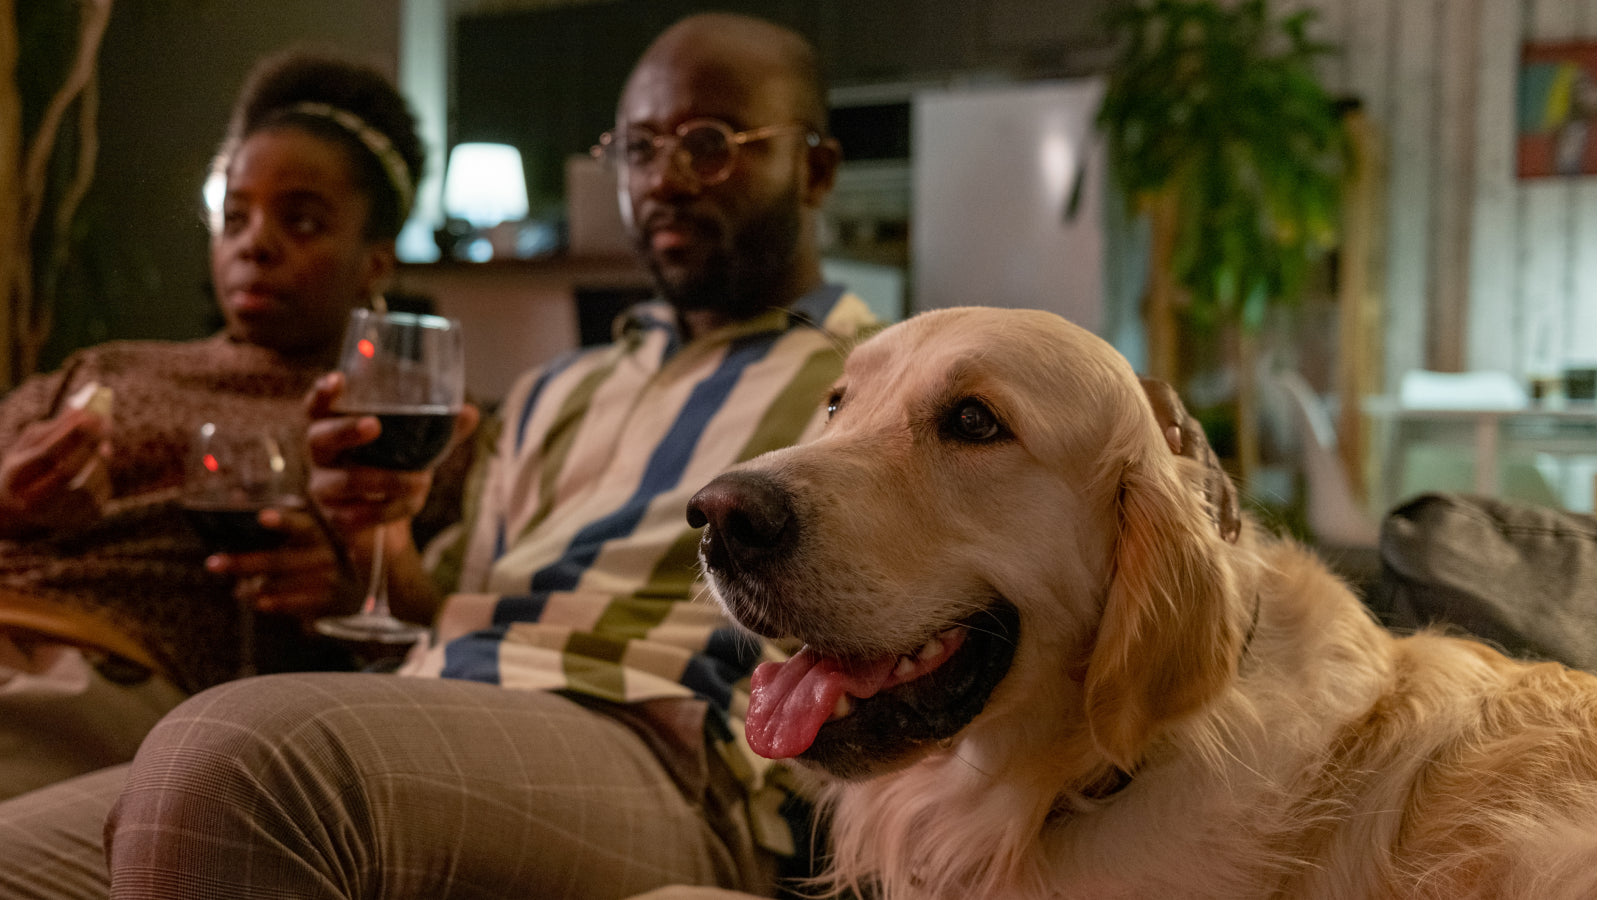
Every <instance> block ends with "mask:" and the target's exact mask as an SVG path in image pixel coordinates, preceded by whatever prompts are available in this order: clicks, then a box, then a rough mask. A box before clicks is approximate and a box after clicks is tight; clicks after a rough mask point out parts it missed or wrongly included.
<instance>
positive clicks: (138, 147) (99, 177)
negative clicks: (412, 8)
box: [43, 0, 399, 368]
mask: <svg viewBox="0 0 1600 900" xmlns="http://www.w3.org/2000/svg"><path fill="white" fill-rule="evenodd" d="M307 42H310V43H315V44H317V45H321V46H329V47H336V48H339V49H340V50H341V51H343V52H347V53H350V54H352V55H354V56H357V57H359V58H362V59H364V60H366V61H368V62H370V63H372V64H374V65H376V66H378V67H379V68H381V69H383V70H385V71H387V72H389V73H390V74H391V75H393V74H394V73H395V71H396V49H397V47H398V46H399V13H398V4H397V3H395V2H394V0H338V2H328V0H163V2H152V0H130V2H123V3H117V4H115V5H114V7H113V11H112V18H111V24H110V27H109V28H108V30H107V32H106V37H105V42H104V44H103V47H102V50H101V56H100V63H101V68H100V128H99V135H100V155H99V163H98V167H97V172H96V176H95V184H94V187H93V188H92V189H91V191H90V194H89V196H88V197H87V198H86V200H85V206H84V210H83V212H84V217H83V219H82V220H81V222H80V227H83V228H87V229H88V233H87V240H86V242H85V244H84V249H83V252H82V253H81V254H80V255H79V256H78V257H77V258H76V260H75V265H74V266H73V271H72V272H71V273H70V282H71V292H70V294H69V296H68V297H66V298H65V299H64V300H63V302H62V304H61V306H60V308H59V309H58V312H57V314H56V325H55V328H54V330H53V333H52V338H51V341H50V343H49V345H48V347H47V348H46V358H45V359H44V360H43V365H44V366H45V367H47V368H51V367H54V366H55V365H56V364H57V362H58V361H59V360H60V358H61V357H62V356H63V355H64V354H65V353H66V352H67V351H68V350H70V349H71V348H73V347H76V346H82V345H86V344H92V343H97V342H99V341H103V340H107V339H113V338H176V339H182V338H191V337H199V336H202V335H204V334H207V333H209V332H210V331H211V330H212V329H213V328H214V327H215V325H216V324H217V321H218V320H217V318H216V313H215V306H214V302H213V300H212V297H211V294H210V291H209V288H208V286H207V277H208V275H207V273H208V265H207V260H206V232H205V228H204V226H203V224H202V222H201V218H200V209H201V206H200V185H201V182H202V180H203V179H204V177H205V173H206V169H207V166H208V165H209V163H210V159H211V155H212V153H213V152H214V151H215V150H216V147H217V143H218V141H219V140H220V139H221V137H222V131H223V128H224V126H225V125H226V122H227V116H228V112H229V109H230V108H231V106H232V103H233V98H234V94H235V93H236V92H237V91H238V88H239V86H240V84H241V83H242V82H243V80H244V76H245V73H246V72H247V71H248V70H249V68H250V66H251V64H252V63H254V61H255V60H256V59H257V58H258V57H260V56H261V55H264V54H266V53H269V52H271V51H274V50H277V49H279V48H282V47H285V46H288V45H291V44H300V43H307Z"/></svg>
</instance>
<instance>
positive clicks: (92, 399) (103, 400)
mask: <svg viewBox="0 0 1600 900" xmlns="http://www.w3.org/2000/svg"><path fill="white" fill-rule="evenodd" d="M111 397H112V393H111V388H108V387H106V386H104V385H102V384H101V383H100V382H98V381H91V382H89V383H88V384H86V385H84V386H83V387H81V388H78V389H77V390H76V391H74V392H73V394H72V396H71V397H68V398H67V409H87V410H89V411H90V412H93V413H99V414H100V415H102V416H105V417H106V418H110V417H111Z"/></svg>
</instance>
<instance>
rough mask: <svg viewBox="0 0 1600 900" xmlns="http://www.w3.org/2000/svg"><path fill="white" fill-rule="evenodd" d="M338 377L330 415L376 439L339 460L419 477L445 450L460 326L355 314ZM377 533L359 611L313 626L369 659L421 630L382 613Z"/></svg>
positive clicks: (459, 386) (454, 407)
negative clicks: (373, 420) (374, 424)
mask: <svg viewBox="0 0 1600 900" xmlns="http://www.w3.org/2000/svg"><path fill="white" fill-rule="evenodd" d="M339 370H340V371H341V372H343V373H344V379H345V384H344V392H343V394H341V395H340V398H339V401H338V411H339V412H341V413H343V414H345V415H372V416H376V417H377V418H378V421H379V423H380V424H381V426H382V428H381V433H380V434H379V435H378V437H377V438H375V439H373V440H372V441H370V442H369V443H367V444H364V445H362V446H360V447H354V448H351V449H350V450H347V451H345V452H344V453H343V454H342V455H341V459H340V462H341V464H343V465H348V466H372V467H376V468H386V469H397V470H404V471H420V470H422V469H427V468H429V467H431V466H432V465H434V464H435V463H437V462H438V460H439V457H440V456H441V455H442V454H443V453H444V451H445V449H446V448H447V447H448V446H449V444H450V435H451V433H452V432H453V431H454V428H455V419H456V415H457V414H458V413H459V412H460V411H461V404H462V402H463V401H464V397H465V380H466V374H465V365H464V359H463V352H462V340H461V326H460V323H458V322H456V321H455V320H454V319H446V318H443V317H440V316H427V315H416V314H413V313H391V312H386V311H378V310H366V309H358V310H353V311H352V312H351V313H350V321H349V324H348V325H347V326H346V328H345V337H344V349H343V351H342V352H341V354H340V359H339ZM383 552H384V551H383V538H382V535H381V533H380V534H379V535H378V537H377V539H376V540H375V541H374V542H373V548H372V574H371V578H370V579H369V581H368V586H367V597H366V600H365V601H364V602H363V603H362V606H361V611H360V612H358V613H355V614H354V615H349V616H336V617H327V618H322V619H318V620H317V622H316V628H317V630H318V631H320V632H321V633H323V634H325V635H328V636H330V637H334V638H338V639H340V640H342V641H344V642H345V643H346V644H347V646H350V647H352V648H353V649H356V650H357V652H358V653H363V654H364V655H367V656H369V657H370V656H372V655H373V653H372V650H373V648H374V647H384V646H391V647H396V648H401V649H402V650H403V648H404V647H405V646H408V645H412V644H415V643H416V642H417V641H418V640H419V639H420V638H421V637H422V636H423V635H424V634H426V632H427V629H425V628H423V627H421V626H418V625H412V624H410V623H407V622H402V621H401V620H400V619H397V618H395V616H394V615H393V614H391V613H390V612H389V593H388V588H387V585H386V584H385V579H384V576H385V569H384V561H383Z"/></svg>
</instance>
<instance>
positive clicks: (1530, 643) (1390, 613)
mask: <svg viewBox="0 0 1600 900" xmlns="http://www.w3.org/2000/svg"><path fill="white" fill-rule="evenodd" d="M1379 554H1380V559H1381V573H1380V576H1379V579H1378V583H1377V585H1376V588H1375V590H1374V591H1373V592H1372V594H1371V596H1369V597H1368V598H1367V599H1368V603H1369V604H1370V605H1371V606H1372V607H1373V609H1374V610H1375V611H1376V612H1377V613H1378V616H1379V618H1380V620H1382V621H1383V622H1384V624H1386V625H1388V626H1390V627H1391V628H1395V629H1397V630H1414V629H1416V628H1420V627H1422V626H1424V625H1428V624H1431V623H1445V624H1449V625H1454V626H1456V627H1457V628H1459V629H1461V630H1463V631H1466V632H1468V633H1469V634H1471V635H1474V636H1476V637H1478V638H1481V639H1483V640H1486V641H1488V642H1489V643H1492V644H1495V645H1496V646H1498V647H1500V648H1501V649H1503V650H1505V651H1506V652H1507V653H1508V654H1510V655H1512V656H1516V657H1521V658H1528V659H1549V660H1555V661H1557V662H1563V663H1566V664H1567V665H1570V666H1574V667H1576V668H1581V669H1586V670H1588V671H1591V672H1592V671H1594V670H1595V564H1594V557H1595V517H1594V516H1593V515H1584V514H1579V513H1572V512H1567V511H1563V510H1557V509H1550V508H1547V507H1541V506H1532V505H1526V504H1519V503H1512V502H1507V501H1504V500H1496V499H1492V498H1488V497H1474V496H1468V495H1464V494H1423V495H1420V496H1418V497H1416V498H1414V499H1412V500H1410V501H1408V502H1406V503H1405V504H1403V505H1401V506H1399V507H1397V508H1396V509H1395V510H1394V511H1393V512H1391V513H1390V514H1389V515H1388V517H1387V518H1385V520H1384V523H1383V531H1382V535H1381V536H1380V538H1379Z"/></svg>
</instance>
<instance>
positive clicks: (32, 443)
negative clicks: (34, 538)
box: [0, 409, 111, 537]
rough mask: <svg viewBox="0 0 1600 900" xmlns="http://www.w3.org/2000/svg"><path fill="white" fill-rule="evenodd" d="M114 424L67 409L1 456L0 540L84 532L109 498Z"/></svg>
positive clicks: (83, 411) (27, 431) (31, 429)
mask: <svg viewBox="0 0 1600 900" xmlns="http://www.w3.org/2000/svg"><path fill="white" fill-rule="evenodd" d="M110 432H111V423H110V422H109V421H108V420H107V418H106V417H105V416H103V415H101V414H99V413H97V412H92V411H90V410H87V409H73V410H69V411H67V412H65V413H62V414H61V415H59V416H57V417H56V418H54V419H51V420H49V421H47V422H35V423H33V424H32V425H29V426H28V427H27V428H24V429H23V430H22V433H21V434H20V435H19V436H18V437H17V441H16V443H14V444H13V445H12V446H11V449H10V451H8V452H7V453H6V455H5V457H4V458H0V537H22V536H24V535H27V534H30V533H35V532H41V531H42V532H55V531H66V530H70V529H74V528H81V527H84V526H86V525H90V524H92V523H94V522H95V521H96V520H98V519H99V518H100V512H101V509H102V508H103V507H104V506H105V504H106V502H107V501H109V500H110V499H111V476H110V474H109V472H108V470H107V468H106V461H107V459H109V458H110V455H111V445H110V441H109V437H110Z"/></svg>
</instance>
